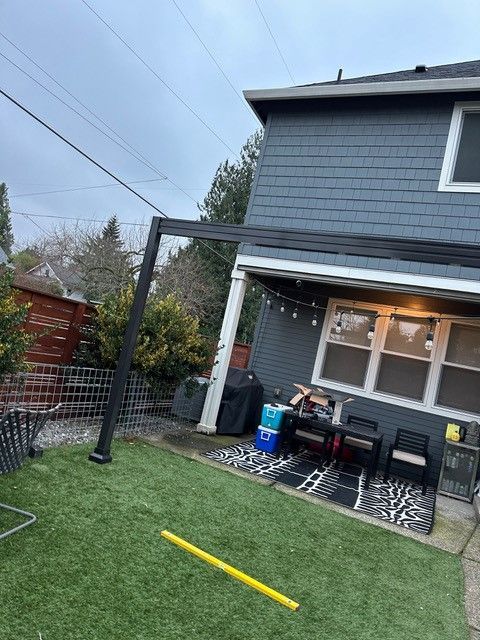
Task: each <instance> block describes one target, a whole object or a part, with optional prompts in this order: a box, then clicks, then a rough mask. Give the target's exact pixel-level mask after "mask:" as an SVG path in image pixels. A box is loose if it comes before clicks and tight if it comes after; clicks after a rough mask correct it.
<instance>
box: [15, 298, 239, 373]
mask: <svg viewBox="0 0 480 640" xmlns="http://www.w3.org/2000/svg"><path fill="white" fill-rule="evenodd" d="M15 289H16V290H17V291H18V296H17V300H18V302H29V303H31V307H30V310H29V312H28V317H27V320H26V322H25V328H26V329H27V330H28V331H32V332H34V333H38V334H42V333H43V335H40V337H39V338H38V340H37V341H36V343H35V344H34V345H33V346H32V347H31V348H30V350H29V351H28V352H27V357H26V360H27V362H31V363H34V364H37V363H38V364H56V365H62V364H72V356H73V353H74V351H75V349H76V348H77V347H78V345H79V344H80V341H81V339H82V335H81V328H82V326H86V325H88V324H90V323H91V321H92V317H93V316H94V314H95V312H96V309H95V307H94V306H93V305H91V304H87V303H85V302H77V301H76V300H70V299H69V298H62V297H60V296H55V295H52V294H49V293H42V292H39V291H35V290H34V289H29V288H28V287H24V286H23V285H22V286H18V285H16V286H15ZM250 351H251V346H250V345H248V344H243V343H241V342H236V343H235V344H234V346H233V352H232V357H231V360H230V366H232V367H238V368H240V369H246V368H247V367H248V361H249V358H250ZM213 361H214V356H212V364H213Z"/></svg>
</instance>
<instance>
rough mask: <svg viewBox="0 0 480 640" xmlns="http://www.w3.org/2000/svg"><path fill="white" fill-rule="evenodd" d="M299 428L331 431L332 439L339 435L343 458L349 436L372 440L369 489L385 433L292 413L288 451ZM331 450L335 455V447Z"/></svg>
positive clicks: (287, 428) (287, 436)
mask: <svg viewBox="0 0 480 640" xmlns="http://www.w3.org/2000/svg"><path fill="white" fill-rule="evenodd" d="M297 428H301V429H302V430H303V431H310V432H311V433H315V432H316V431H317V432H319V431H321V432H325V433H330V434H331V435H332V439H333V438H334V437H335V435H339V436H340V447H339V449H338V454H337V455H338V458H341V455H342V451H343V442H344V440H345V438H346V437H347V436H350V437H352V438H359V439H361V440H367V441H368V442H371V443H372V450H371V451H370V455H369V460H368V465H367V475H366V478H365V488H366V489H368V487H369V485H370V480H371V478H372V476H373V477H375V474H376V473H377V468H378V460H379V457H380V451H381V448H382V441H383V433H378V431H374V430H373V429H366V428H364V427H360V426H356V425H352V424H343V423H339V424H333V423H332V422H331V421H330V420H328V419H321V418H310V417H307V416H302V417H300V416H298V415H291V416H289V417H288V419H287V424H286V426H285V436H284V442H285V444H286V449H287V453H290V451H291V445H292V442H293V440H294V439H295V431H296V430H297ZM331 451H332V455H333V447H332V449H331Z"/></svg>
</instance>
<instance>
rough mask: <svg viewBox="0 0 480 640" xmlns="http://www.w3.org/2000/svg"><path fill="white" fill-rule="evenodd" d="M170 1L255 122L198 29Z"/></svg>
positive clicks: (176, 4) (174, 1) (177, 6)
mask: <svg viewBox="0 0 480 640" xmlns="http://www.w3.org/2000/svg"><path fill="white" fill-rule="evenodd" d="M172 3H173V4H174V5H175V7H176V8H177V10H178V12H179V14H180V15H181V16H182V18H183V19H184V21H185V22H186V24H187V25H188V26H189V27H190V29H191V31H192V32H193V33H194V34H195V36H196V38H197V40H198V41H199V42H200V44H201V45H202V47H203V48H204V49H205V51H206V53H207V55H208V56H209V58H210V60H211V61H212V62H213V64H214V65H215V66H216V67H217V69H218V70H219V71H220V73H221V74H222V76H223V77H224V78H225V80H226V81H227V83H228V85H229V87H230V88H231V89H232V91H233V92H234V93H235V95H236V96H237V97H238V99H239V100H240V102H241V103H242V106H243V108H244V109H246V110H247V111H248V113H249V114H250V116H251V117H252V118H253V119H254V120H255V122H257V119H256V117H255V116H254V114H253V112H252V110H251V109H250V108H249V107H248V106H247V103H246V102H245V100H244V98H243V96H242V94H241V93H240V92H239V91H238V90H237V88H236V87H235V86H234V84H233V82H232V81H231V80H230V78H229V77H228V75H227V74H226V72H225V71H224V70H223V68H222V66H221V65H220V63H219V62H218V60H217V59H216V58H215V56H214V55H213V53H212V52H211V50H210V49H209V47H208V46H207V45H206V44H205V42H204V41H203V40H202V38H201V37H200V34H199V33H198V31H197V30H196V29H195V27H194V26H193V24H192V23H191V22H190V20H189V19H188V18H187V16H186V15H185V14H184V12H183V11H182V9H181V8H180V7H179V5H178V3H177V2H176V0H172Z"/></svg>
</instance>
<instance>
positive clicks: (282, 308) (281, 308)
mask: <svg viewBox="0 0 480 640" xmlns="http://www.w3.org/2000/svg"><path fill="white" fill-rule="evenodd" d="M280 311H281V312H282V313H285V300H282V306H281V307H280Z"/></svg>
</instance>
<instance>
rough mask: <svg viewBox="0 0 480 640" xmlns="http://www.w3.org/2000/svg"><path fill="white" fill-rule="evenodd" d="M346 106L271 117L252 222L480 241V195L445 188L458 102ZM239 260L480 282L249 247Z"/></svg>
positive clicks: (419, 268) (415, 266) (446, 270)
mask: <svg viewBox="0 0 480 640" xmlns="http://www.w3.org/2000/svg"><path fill="white" fill-rule="evenodd" d="M469 97H470V98H471V99H475V96H473V95H472V96H468V95H462V96H452V95H443V96H442V95H436V96H433V97H421V98H415V97H408V98H406V97H405V98H401V97H396V98H391V99H386V98H375V99H373V98H372V99H368V100H365V99H362V100H356V99H348V100H343V101H336V102H333V103H332V102H327V101H324V102H318V103H316V106H315V108H312V107H311V106H310V107H307V106H302V105H300V104H299V103H297V104H295V105H291V106H290V107H288V108H287V107H283V110H282V111H278V110H277V111H275V110H274V111H273V112H272V113H271V114H270V115H269V118H268V121H267V126H266V129H265V139H264V144H263V149H262V153H261V155H260V158H259V162H258V166H257V172H256V177H255V181H254V185H253V190H252V194H251V198H250V202H249V207H248V211H247V219H246V221H247V223H250V224H259V225H272V226H279V227H285V228H296V229H305V230H309V229H312V230H316V231H322V230H325V231H334V232H342V231H344V232H346V233H362V234H372V235H387V236H392V237H400V238H421V239H432V240H433V239H434V240H445V241H452V242H468V243H472V244H478V242H480V193H447V192H440V191H438V182H439V178H440V171H441V168H442V163H443V158H444V154H445V147H446V142H447V137H448V131H449V127H450V121H451V117H452V110H453V106H454V102H455V100H456V99H461V100H465V99H466V98H469ZM241 253H244V254H253V255H263V256H268V257H283V258H287V259H293V260H303V261H307V262H308V261H313V262H322V263H327V264H335V265H339V266H353V267H364V268H372V269H382V270H393V271H406V272H413V273H419V274H424V275H437V276H446V277H457V278H470V279H478V277H479V275H480V270H478V269H472V268H466V267H460V266H456V265H432V264H428V263H417V262H407V261H398V260H388V259H378V258H367V257H356V256H334V255H331V254H318V253H315V254H312V253H309V252H300V251H288V252H286V251H282V250H279V249H260V248H251V247H245V246H242V247H241Z"/></svg>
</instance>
